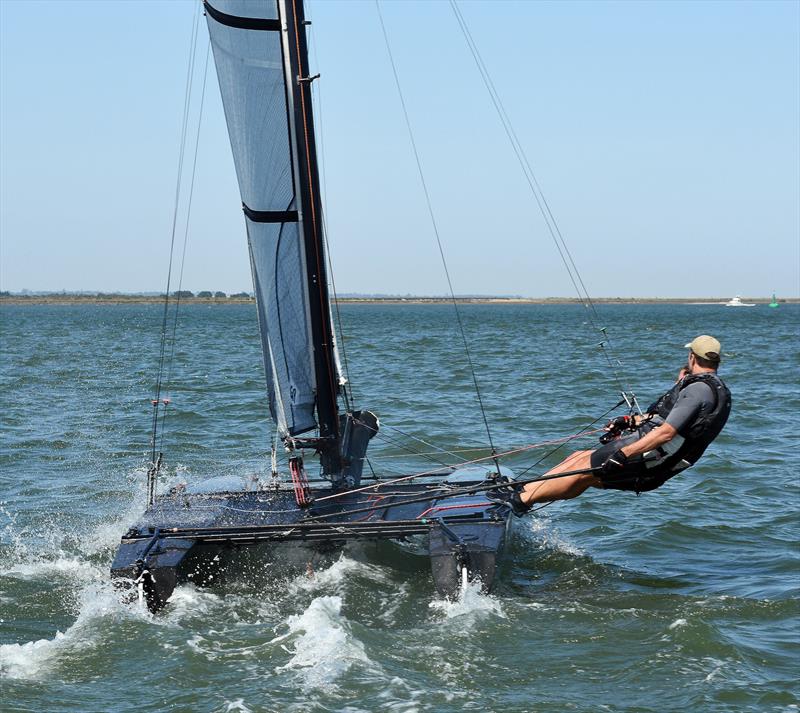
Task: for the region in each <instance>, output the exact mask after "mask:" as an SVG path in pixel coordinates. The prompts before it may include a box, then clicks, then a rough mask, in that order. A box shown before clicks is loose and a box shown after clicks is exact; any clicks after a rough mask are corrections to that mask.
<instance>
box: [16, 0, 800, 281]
mask: <svg viewBox="0 0 800 713" xmlns="http://www.w3.org/2000/svg"><path fill="white" fill-rule="evenodd" d="M461 7H462V11H463V14H464V15H465V17H466V19H467V21H468V22H469V24H470V27H471V30H472V33H473V35H474V36H475V38H476V41H477V42H478V44H479V47H480V49H481V52H482V54H483V57H484V60H485V61H486V63H487V65H488V67H489V69H490V71H491V73H492V76H493V79H494V81H495V84H496V85H497V87H498V90H499V91H500V94H501V96H502V98H503V100H504V102H505V104H506V108H507V110H508V113H509V114H510V116H511V117H512V120H513V121H514V124H515V127H516V130H517V133H518V134H519V136H520V139H521V141H522V143H523V145H524V146H525V148H526V151H527V152H528V155H529V158H530V159H531V161H532V163H533V165H534V167H535V169H536V171H537V175H538V178H539V180H540V182H541V184H542V186H543V188H544V191H545V195H546V196H547V199H548V200H549V202H550V205H551V208H552V209H553V212H554V213H555V215H556V217H557V219H558V221H559V224H560V227H561V230H562V232H563V234H564V236H565V237H566V239H567V242H568V244H569V246H570V249H571V251H572V253H573V256H574V257H575V260H576V262H577V263H578V266H579V267H580V269H581V273H582V275H583V277H584V280H585V282H586V284H587V286H588V288H589V291H590V293H591V294H592V295H594V296H605V295H633V296H647V295H653V296H694V295H708V296H711V295H714V296H727V295H733V294H735V293H741V294H747V295H768V294H770V293H771V292H772V291H773V290H775V291H776V292H777V293H778V294H779V295H782V296H797V295H798V294H800V199H799V198H798V195H800V185H799V184H800V128H799V127H800V78H799V72H800V10H799V8H800V4H799V3H798V2H770V1H768V0H766V1H765V0H761V1H759V2H707V3H705V2H664V3H660V2H646V3H645V2H641V3H639V2H623V3H605V2H580V3H572V2H522V3H512V2H490V3H482V2H462V3H461ZM383 8H384V16H385V19H386V23H387V26H388V29H389V33H390V38H391V41H392V43H393V45H394V52H395V59H396V61H397V64H398V70H399V72H400V76H401V81H402V83H403V88H404V91H405V93H406V100H407V103H408V107H409V111H410V114H411V120H412V123H413V124H414V127H415V130H416V133H417V141H418V144H419V148H420V153H421V157H422V161H423V163H424V167H425V171H426V177H427V180H428V183H429V188H430V191H431V195H432V198H433V204H434V209H435V211H436V214H437V217H438V220H439V226H440V230H441V234H442V239H443V243H444V246H445V251H446V254H447V257H448V260H449V265H450V270H451V275H452V277H453V283H454V287H455V290H456V292H457V293H482V294H490V293H491V294H521V295H526V296H548V295H564V296H572V294H573V293H572V287H571V284H570V282H569V280H568V278H567V276H566V273H565V271H564V269H563V267H562V266H561V264H560V262H559V258H558V256H557V254H556V251H555V248H554V247H553V245H552V243H551V241H550V238H549V236H548V235H547V233H546V230H545V226H544V223H543V221H542V218H541V216H540V215H539V213H538V210H537V209H536V207H535V205H534V203H533V201H532V198H531V196H530V194H529V193H528V189H527V185H526V183H525V182H524V180H523V178H522V175H521V173H520V171H519V168H518V166H517V164H516V161H515V159H514V157H513V154H512V153H511V151H510V148H509V145H508V143H507V140H506V138H505V135H504V134H503V132H502V129H501V127H500V125H499V123H498V120H497V118H496V116H495V114H494V111H493V109H492V107H491V105H490V103H489V98H488V95H487V94H486V92H485V90H484V88H483V85H482V84H481V82H480V79H479V77H478V75H477V73H476V70H475V67H474V65H473V63H472V59H471V57H470V55H469V54H468V52H467V49H466V46H465V44H464V41H463V38H462V36H461V34H460V32H459V30H458V27H457V25H456V23H455V20H454V17H453V14H452V12H451V10H450V8H449V5H448V4H447V3H443V2H438V3H425V2H421V3H416V2H402V3H399V2H387V3H385V4H384V5H383ZM309 10H310V15H311V17H312V18H313V22H314V24H313V28H312V43H313V49H312V53H311V61H312V66H313V67H314V70H315V71H319V72H321V73H322V78H321V80H320V81H319V83H318V89H319V91H320V92H321V100H322V101H321V109H322V110H321V112H320V115H319V116H318V117H317V119H318V122H319V125H320V126H321V129H322V132H323V139H324V140H323V146H324V163H325V179H326V180H325V187H326V191H327V201H326V203H327V215H328V221H329V228H330V239H331V241H332V247H333V250H332V252H333V262H334V268H335V275H336V283H337V288H338V290H339V291H340V292H361V293H373V292H380V293H412V294H444V293H445V292H446V289H447V285H446V282H445V278H444V275H443V271H442V267H441V264H440V262H439V257H438V252H437V248H436V244H435V241H434V237H433V234H432V231H431V227H430V223H429V221H428V218H427V213H426V209H425V204H424V199H423V196H422V192H421V188H420V185H419V181H418V179H417V176H416V168H415V165H414V162H413V156H412V154H411V150H410V147H409V144H408V139H407V136H406V133H405V127H404V124H403V121H402V115H401V113H400V108H399V103H398V99H397V95H396V90H395V88H394V84H393V80H392V76H391V70H390V67H389V64H388V60H387V56H386V50H385V47H384V45H383V39H382V36H381V34H380V26H379V24H378V19H377V15H376V11H375V6H374V4H373V3H371V2H357V3H356V2H332V1H330V2H329V1H326V2H321V1H320V0H315V1H312V2H311V3H310V6H309ZM193 12H194V4H193V3H192V2H189V1H186V2H183V1H174V2H147V1H144V2H143V1H141V0H136V1H133V0H132V1H129V2H77V1H73V2H18V1H16V0H0V25H1V28H0V32H1V35H0V52H1V53H2V54H1V60H2V66H1V67H0V142H1V143H0V151H1V154H0V163H1V164H2V165H1V167H0V180H1V181H2V184H1V185H0V212H1V213H2V215H1V216H0V231H2V232H1V233H0V288H2V289H4V290H12V291H17V290H20V289H23V288H27V289H31V290H61V289H66V290H108V291H116V290H119V291H150V290H153V291H155V290H163V288H164V284H165V278H166V267H167V251H168V241H169V233H170V224H171V212H172V205H173V199H174V186H175V177H176V167H177V156H178V148H179V146H178V144H179V135H180V121H181V113H182V106H183V86H184V78H185V73H186V65H187V55H188V45H189V35H190V31H191V23H192V15H193ZM201 29H202V35H201V39H202V44H201V53H204V51H205V46H206V43H207V35H206V33H205V28H204V27H203V28H201ZM210 72H211V73H210V76H209V86H208V93H207V103H206V112H205V115H204V119H203V121H204V123H203V127H202V132H201V137H200V152H199V158H198V173H197V184H196V189H195V201H194V210H193V213H192V218H191V223H190V238H189V249H188V255H187V261H186V269H185V275H184V282H183V286H184V288H185V289H191V290H195V291H196V290H201V289H221V290H225V291H226V292H232V291H239V290H249V289H251V283H250V275H249V264H248V257H247V250H246V245H245V237H244V229H243V221H242V217H241V211H240V208H239V198H238V189H237V187H236V181H235V175H234V171H233V162H232V159H231V157H230V148H229V144H228V138H227V133H226V129H225V127H224V120H223V117H222V110H221V104H220V99H219V90H218V87H217V84H216V75H215V74H214V73H213V63H212V68H211V70H210ZM197 86H198V88H199V84H198V85H197ZM181 235H182V233H181ZM173 284H174V283H173Z"/></svg>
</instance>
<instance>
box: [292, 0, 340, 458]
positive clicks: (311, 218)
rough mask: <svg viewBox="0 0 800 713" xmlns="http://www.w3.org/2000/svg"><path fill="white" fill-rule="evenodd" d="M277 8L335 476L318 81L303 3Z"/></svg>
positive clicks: (324, 432) (320, 400)
mask: <svg viewBox="0 0 800 713" xmlns="http://www.w3.org/2000/svg"><path fill="white" fill-rule="evenodd" d="M278 8H279V13H280V15H281V16H282V17H283V18H285V22H286V29H287V32H286V50H287V54H288V63H289V72H288V77H289V86H290V91H291V94H292V97H293V101H292V102H291V109H292V111H293V116H294V121H293V122H292V125H293V129H294V135H295V138H296V143H295V148H296V151H297V177H296V179H297V186H298V194H299V197H300V201H301V208H302V213H303V218H304V222H303V230H304V233H305V234H304V245H305V254H306V269H307V274H306V279H307V282H308V289H309V298H310V300H309V307H310V315H309V316H310V319H311V329H312V338H313V343H314V351H315V370H316V381H317V417H318V420H319V430H320V436H322V437H324V438H330V439H332V442H334V443H335V444H336V446H335V447H331V448H329V449H328V454H327V456H328V457H327V458H323V468H324V469H325V470H326V471H335V470H337V469H338V468H339V464H338V462H337V460H338V456H337V455H336V453H337V452H338V442H339V439H340V434H339V415H338V400H337V397H338V393H339V387H340V377H339V371H338V368H337V363H336V353H335V349H336V347H335V340H334V330H333V322H332V320H331V307H330V296H329V293H328V277H327V272H326V258H325V245H324V239H323V224H324V221H323V219H322V200H321V195H320V182H319V167H318V163H317V150H316V141H315V132H314V118H313V110H312V101H311V82H312V81H313V79H314V78H313V77H310V76H309V71H308V46H307V39H306V24H307V23H306V20H305V14H304V8H303V2H302V0H279V4H278Z"/></svg>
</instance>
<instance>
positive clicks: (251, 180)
mask: <svg viewBox="0 0 800 713" xmlns="http://www.w3.org/2000/svg"><path fill="white" fill-rule="evenodd" d="M212 2H213V5H212ZM212 2H209V0H205V2H204V6H205V9H206V18H207V22H208V29H209V35H210V37H211V45H212V49H213V52H214V62H215V64H216V68H217V77H218V79H219V85H220V92H221V94H222V102H223V107H224V110H225V119H226V122H227V125H228V133H229V136H230V141H231V149H232V152H233V159H234V165H235V167H236V176H237V179H238V182H239V190H240V193H241V198H242V209H243V212H244V218H245V224H246V232H247V241H248V247H249V252H250V262H251V268H252V273H253V285H254V290H255V296H256V303H257V306H258V322H259V328H260V332H261V341H262V351H263V355H264V371H265V376H266V381H267V392H268V398H269V405H270V412H271V414H272V417H273V419H274V420H275V422H276V424H277V425H278V430H279V431H280V433H281V434H282V435H283V436H284V437H288V436H295V435H298V434H302V433H305V432H307V431H310V430H312V429H315V428H319V430H320V435H322V436H325V437H330V436H335V435H336V433H335V432H336V429H337V428H338V424H337V419H338V415H337V403H336V398H337V391H336V390H337V389H338V374H337V373H336V372H337V369H336V365H335V357H334V355H333V346H332V339H331V335H332V331H333V330H332V324H331V322H330V311H329V302H328V295H327V284H326V282H325V280H326V277H325V273H324V270H320V268H319V265H320V264H321V263H323V264H324V252H323V250H324V248H323V245H322V236H321V234H319V229H318V227H317V225H316V223H317V222H318V221H319V215H320V210H321V207H320V205H319V203H318V197H316V194H317V193H318V191H317V190H315V189H314V186H313V183H314V182H315V181H317V182H318V177H317V176H316V173H315V168H310V167H312V166H313V163H314V162H315V160H316V156H315V155H313V137H312V142H311V144H309V140H308V132H309V127H311V128H310V130H311V132H312V133H313V125H311V123H310V122H311V118H310V115H309V116H305V115H303V117H302V120H300V121H298V117H300V116H301V113H300V112H299V110H298V107H297V106H295V103H296V102H297V101H298V97H299V100H300V101H305V98H304V96H303V91H304V88H303V87H301V86H298V84H297V81H296V80H297V77H298V76H299V74H300V70H299V69H298V67H300V66H301V65H302V64H303V62H302V57H301V55H302V53H304V52H305V44H304V42H305V28H304V27H303V26H302V18H298V16H297V15H296V14H295V10H294V9H293V8H292V9H289V8H287V5H286V4H285V3H284V2H277V1H276V0H212ZM301 35H302V43H303V44H302V47H300V45H298V43H297V42H298V38H299V37H300V36H301ZM299 48H300V49H302V53H301V52H299V51H298V49H299ZM303 109H304V110H305V107H303ZM309 110H310V107H309ZM300 137H302V142H301V138H300ZM309 146H310V147H311V149H309ZM306 216H311V217H312V219H313V221H314V223H315V224H314V225H310V224H307V223H306ZM309 256H311V257H310V260H309Z"/></svg>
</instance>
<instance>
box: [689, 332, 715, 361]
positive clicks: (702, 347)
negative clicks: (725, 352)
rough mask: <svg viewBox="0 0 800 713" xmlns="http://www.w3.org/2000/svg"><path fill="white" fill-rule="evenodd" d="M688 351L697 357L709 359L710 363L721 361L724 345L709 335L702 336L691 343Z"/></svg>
mask: <svg viewBox="0 0 800 713" xmlns="http://www.w3.org/2000/svg"><path fill="white" fill-rule="evenodd" d="M685 348H686V349H691V350H692V351H693V352H694V354H695V355H696V356H699V357H702V358H703V359H708V360H709V361H719V360H720V354H721V353H722V345H721V344H720V343H719V341H717V340H716V339H714V337H709V336H708V335H707V334H701V335H700V336H699V337H695V338H694V339H693V340H692V341H691V342H689V343H688V344H687V345H686V347H685Z"/></svg>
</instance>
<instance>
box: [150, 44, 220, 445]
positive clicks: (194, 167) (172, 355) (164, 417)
mask: <svg viewBox="0 0 800 713" xmlns="http://www.w3.org/2000/svg"><path fill="white" fill-rule="evenodd" d="M210 56H211V39H210V38H209V40H208V45H207V46H206V61H205V66H204V67H203V86H202V90H201V92H200V107H199V109H198V114H197V134H196V136H195V141H194V156H193V157H192V177H191V180H190V181H189V197H188V201H187V205H186V223H185V225H184V231H183V250H182V252H181V268H180V272H179V276H178V294H177V296H176V298H175V313H174V318H173V322H172V340H171V345H170V353H169V359H168V360H167V364H168V367H167V379H166V382H165V389H166V391H167V393H169V387H170V385H171V384H172V369H173V366H174V364H175V336H176V334H177V331H178V310H179V309H180V306H181V288H182V287H183V269H184V267H185V266H186V247H187V245H188V243H189V221H190V218H191V215H192V198H193V197H194V182H195V176H196V175H197V155H198V153H199V147H200V129H201V127H202V125H203V107H204V106H205V98H206V83H207V81H208V60H209V58H210ZM168 403H169V402H168V401H166V400H165V403H164V410H163V412H162V415H161V446H159V449H160V450H163V448H162V446H163V443H164V424H165V422H166V420H167V404H168Z"/></svg>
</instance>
